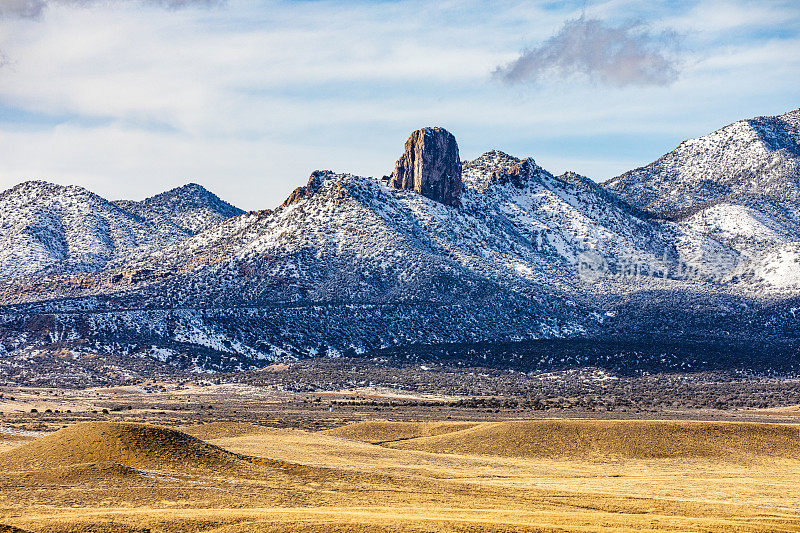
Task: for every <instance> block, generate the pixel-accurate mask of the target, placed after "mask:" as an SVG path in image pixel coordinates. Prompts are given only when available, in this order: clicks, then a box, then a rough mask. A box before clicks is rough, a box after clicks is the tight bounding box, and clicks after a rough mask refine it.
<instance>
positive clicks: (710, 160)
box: [604, 109, 800, 213]
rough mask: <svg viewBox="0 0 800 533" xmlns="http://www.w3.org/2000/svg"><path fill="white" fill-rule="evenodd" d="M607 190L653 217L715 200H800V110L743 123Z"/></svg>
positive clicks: (693, 143) (687, 144) (683, 148)
mask: <svg viewBox="0 0 800 533" xmlns="http://www.w3.org/2000/svg"><path fill="white" fill-rule="evenodd" d="M604 186H605V187H606V188H607V189H608V190H610V191H612V192H614V193H616V194H618V195H619V196H620V197H621V198H623V199H624V200H626V201H628V202H630V203H631V204H633V205H635V206H636V207H639V208H642V209H647V210H650V211H654V212H659V213H661V212H670V211H679V210H686V209H692V208H697V207H699V206H702V205H704V204H706V203H708V202H711V201H717V202H718V201H723V200H724V201H734V200H735V201H737V202H752V201H754V200H760V199H769V200H773V201H777V202H780V203H787V202H788V203H791V204H793V205H795V206H796V205H797V203H798V201H800V109H795V110H794V111H790V112H788V113H786V114H783V115H779V116H775V117H758V118H754V119H749V120H741V121H739V122H735V123H733V124H731V125H729V126H726V127H724V128H722V129H720V130H717V131H715V132H713V133H710V134H708V135H706V136H704V137H700V138H698V139H689V140H687V141H684V142H682V143H681V144H680V145H679V146H678V147H677V148H676V149H675V150H673V151H672V152H670V153H668V154H666V155H664V156H663V157H661V158H660V159H659V160H657V161H655V162H653V163H651V164H649V165H647V166H645V167H641V168H638V169H636V170H632V171H630V172H627V173H625V174H623V175H621V176H619V177H616V178H613V179H611V180H609V181H607V182H606V183H605V184H604Z"/></svg>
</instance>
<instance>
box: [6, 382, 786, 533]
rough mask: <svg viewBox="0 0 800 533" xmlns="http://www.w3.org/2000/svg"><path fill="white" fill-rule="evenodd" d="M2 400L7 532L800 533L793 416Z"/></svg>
mask: <svg viewBox="0 0 800 533" xmlns="http://www.w3.org/2000/svg"><path fill="white" fill-rule="evenodd" d="M2 394H3V398H2V399H0V402H2V403H0V405H2V409H3V411H4V414H3V417H2V419H0V450H3V451H0V471H2V472H3V476H2V477H0V524H2V525H0V531H19V530H21V531H98V532H100V531H103V532H112V531H113V532H116V531H119V532H133V531H137V532H143V531H187V532H188V531H214V532H238V531H370V532H372V531H375V532H378V531H380V532H383V531H625V530H637V531H641V530H645V531H646V530H659V531H660V530H668V531H800V503H798V502H800V484H798V483H797V480H798V479H800V425H797V424H794V423H793V422H794V421H798V420H800V416H799V415H800V410H798V409H797V408H793V407H785V408H778V409H771V410H738V411H735V410H730V411H711V410H672V411H667V410H661V411H658V412H652V411H642V412H639V413H635V412H627V413H613V412H590V411H585V412H578V411H554V410H548V411H542V410H528V411H526V410H524V409H521V408H520V409H516V410H514V409H505V410H501V409H494V408H486V407H485V406H481V405H475V406H473V407H469V405H470V404H469V402H467V404H468V406H467V407H463V408H453V407H449V406H450V405H453V402H454V401H456V402H457V399H456V398H449V397H444V396H437V395H426V394H416V395H414V394H407V393H400V392H398V391H390V390H383V389H380V390H378V389H367V388H365V389H362V390H359V391H339V392H337V393H332V392H327V393H313V394H312V393H309V394H299V393H289V392H282V391H278V390H274V389H273V390H266V389H264V388H260V387H253V386H250V385H233V384H227V385H198V384H191V383H184V384H176V383H150V384H147V385H145V386H136V387H115V388H108V389H84V390H59V389H30V388H13V389H12V388H5V389H3V391H2ZM12 398H13V399H12ZM373 402H374V403H375V405H373ZM456 404H457V403H456ZM376 406H378V407H379V409H380V410H375V407H376ZM129 407H130V408H129ZM31 409H35V410H36V412H34V413H31ZM104 409H105V410H106V411H107V412H104V411H103V410H104ZM48 410H49V412H48ZM648 418H649V420H648ZM668 419H671V420H668ZM697 419H702V420H697ZM141 423H146V424H147V425H146V426H145V425H142V424H141ZM187 435H190V436H192V437H188V436H187ZM196 439H199V440H196Z"/></svg>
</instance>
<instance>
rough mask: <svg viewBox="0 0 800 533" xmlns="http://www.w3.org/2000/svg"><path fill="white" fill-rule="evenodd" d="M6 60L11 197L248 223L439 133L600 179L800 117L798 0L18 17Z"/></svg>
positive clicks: (28, 13) (118, 5)
mask: <svg viewBox="0 0 800 533" xmlns="http://www.w3.org/2000/svg"><path fill="white" fill-rule="evenodd" d="M0 54H1V55H0V187H2V188H7V187H11V186H13V185H15V184H16V183H18V182H20V181H24V180H26V179H47V180H49V181H53V182H57V183H64V184H78V185H83V186H85V187H88V188H89V189H91V190H93V191H95V192H97V193H99V194H101V195H103V196H105V197H107V198H110V199H117V198H131V199H141V198H144V197H146V196H150V195H152V194H156V193H158V192H160V191H162V190H165V189H168V188H171V187H174V186H178V185H182V184H184V183H186V182H188V181H196V182H198V183H201V184H203V185H205V186H206V187H208V188H209V189H211V190H213V191H214V192H216V193H217V194H219V195H220V196H221V197H223V198H224V199H226V200H229V201H231V202H232V203H235V204H237V205H239V206H240V207H242V208H244V209H261V208H267V207H274V206H275V205H277V204H279V203H280V202H281V201H282V200H283V199H284V198H285V197H286V195H287V194H288V193H289V192H290V191H291V189H293V188H294V187H296V186H298V185H301V184H303V183H304V182H305V181H306V180H307V176H308V175H309V174H310V173H311V171H313V170H315V169H318V168H323V169H333V170H337V171H346V172H352V173H355V174H362V175H382V174H385V173H388V172H390V171H391V168H392V166H393V164H394V161H395V160H396V159H397V157H398V156H399V155H400V152H401V150H402V146H403V143H404V141H405V139H406V137H407V136H408V134H409V133H410V132H411V131H412V130H414V129H417V128H419V127H422V126H428V125H439V126H444V127H445V128H447V129H448V130H450V131H451V132H452V133H453V134H454V135H455V136H456V138H457V139H458V142H459V146H460V150H461V155H462V158H464V159H471V158H474V157H477V156H478V155H480V154H481V153H483V152H485V151H487V150H490V149H493V148H498V149H501V150H504V151H506V152H509V153H511V154H514V155H517V156H532V157H534V158H535V159H536V161H537V162H538V163H539V164H540V165H542V166H544V167H545V168H547V169H548V170H550V171H551V172H554V173H561V172H563V171H566V170H574V171H577V172H580V173H582V174H586V175H588V176H590V177H592V178H594V179H596V180H598V181H602V180H604V179H607V178H610V177H613V176H615V175H617V174H620V173H622V172H624V171H625V170H629V169H631V168H634V167H636V166H640V165H642V164H646V163H649V162H650V161H652V160H654V159H656V158H657V157H659V156H660V155H662V154H663V153H665V152H667V151H669V150H671V149H672V148H674V147H675V146H676V145H677V144H678V143H679V142H680V141H682V140H683V139H685V138H688V137H697V136H700V135H703V134H705V133H708V132H710V131H712V130H714V129H717V128H719V127H721V126H723V125H725V124H728V123H730V122H733V121H735V120H738V119H741V118H749V117H752V116H758V115H773V114H780V113H783V112H786V111H788V110H790V109H794V108H797V107H800V83H798V82H800V2H796V1H760V2H756V1H749V0H710V1H677V2H674V1H663V2H658V1H625V0H607V1H587V2H585V3H584V2H583V1H576V2H553V1H540V2H537V1H524V2H522V1H519V2H518V1H499V2H478V1H463V2H462V1H454V0H453V1H441V2H427V1H421V0H419V1H417V0H415V1H382V2H365V1H349V2H332V1H302V2H289V1H284V2H281V1H269V2H268V1H263V2H262V1H249V2H240V1H237V0H228V1H227V2H224V1H220V2H217V1H214V0H194V1H193V0H161V1H154V0H116V1H114V0H0ZM514 66H516V67H517V69H516V70H513V72H514V73H515V74H513V75H512V74H510V73H511V72H512V68H513V67H514Z"/></svg>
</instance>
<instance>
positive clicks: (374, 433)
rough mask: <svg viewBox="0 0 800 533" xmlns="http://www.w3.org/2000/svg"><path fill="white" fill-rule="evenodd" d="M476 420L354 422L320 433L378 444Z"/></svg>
mask: <svg viewBox="0 0 800 533" xmlns="http://www.w3.org/2000/svg"><path fill="white" fill-rule="evenodd" d="M477 425H478V423H477V422H385V421H380V420H379V421H374V422H356V423H355V424H348V425H346V426H342V427H338V428H335V429H328V430H325V431H322V432H321V433H324V434H327V435H332V436H334V437H342V438H345V439H350V440H358V441H361V442H369V443H371V444H380V443H385V442H392V441H399V440H406V439H413V438H418V437H432V436H437V435H444V434H447V433H452V432H454V431H461V430H464V429H469V428H471V427H475V426H477Z"/></svg>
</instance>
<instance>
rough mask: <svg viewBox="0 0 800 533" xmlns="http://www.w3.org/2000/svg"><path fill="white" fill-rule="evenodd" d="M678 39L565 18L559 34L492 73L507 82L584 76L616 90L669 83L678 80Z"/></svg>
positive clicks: (631, 26) (635, 27)
mask: <svg viewBox="0 0 800 533" xmlns="http://www.w3.org/2000/svg"><path fill="white" fill-rule="evenodd" d="M680 40H681V38H680V35H679V34H677V33H676V32H674V31H662V32H660V33H651V32H649V31H647V29H645V28H644V27H643V26H642V25H641V23H628V24H624V25H620V26H612V25H609V24H607V23H605V22H604V21H602V20H598V19H587V18H585V17H580V18H578V19H573V20H568V21H567V22H565V23H564V26H563V27H562V28H561V30H559V32H558V33H556V34H555V35H553V36H552V37H550V38H549V39H548V40H546V41H545V42H543V43H542V44H541V45H539V46H537V47H536V48H531V49H526V50H524V51H523V52H522V54H521V55H520V56H519V57H518V58H517V59H515V60H514V61H512V62H511V63H508V64H507V65H503V66H499V67H497V69H496V70H495V72H494V74H495V76H496V77H497V78H499V79H501V80H502V81H504V82H506V83H509V84H516V83H523V82H530V83H537V82H541V81H543V80H544V79H545V78H546V77H548V76H549V75H555V76H557V77H559V78H570V77H573V76H575V75H583V76H586V77H588V78H589V79H591V80H593V81H596V82H599V83H603V84H607V85H613V86H618V87H623V86H626V85H670V84H672V83H673V82H674V81H675V80H677V78H678V74H679V72H680V63H679V61H678V59H677V52H678V51H679V49H680Z"/></svg>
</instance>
